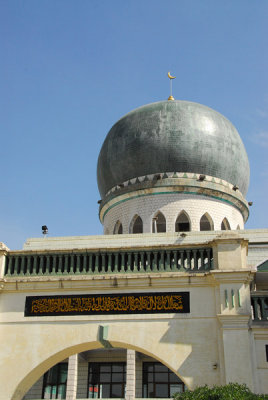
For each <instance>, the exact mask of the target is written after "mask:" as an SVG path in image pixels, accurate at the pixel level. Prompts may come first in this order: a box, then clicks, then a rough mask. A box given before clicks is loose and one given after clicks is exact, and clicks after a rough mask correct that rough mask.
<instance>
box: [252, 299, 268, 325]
mask: <svg viewBox="0 0 268 400" xmlns="http://www.w3.org/2000/svg"><path fill="white" fill-rule="evenodd" d="M251 305H252V319H253V321H268V293H267V294H266V295H256V294H251Z"/></svg>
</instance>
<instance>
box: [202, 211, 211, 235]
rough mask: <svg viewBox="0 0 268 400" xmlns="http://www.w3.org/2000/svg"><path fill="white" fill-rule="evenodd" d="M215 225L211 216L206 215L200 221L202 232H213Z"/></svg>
mask: <svg viewBox="0 0 268 400" xmlns="http://www.w3.org/2000/svg"><path fill="white" fill-rule="evenodd" d="M213 230H214V224H213V221H212V218H211V216H210V215H209V214H208V213H206V214H204V215H203V216H202V217H201V219H200V231H213Z"/></svg>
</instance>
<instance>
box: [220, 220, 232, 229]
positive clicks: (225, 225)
mask: <svg viewBox="0 0 268 400" xmlns="http://www.w3.org/2000/svg"><path fill="white" fill-rule="evenodd" d="M221 230H222V231H230V230H231V227H230V224H229V221H228V219H227V218H226V217H225V218H223V220H222V222H221Z"/></svg>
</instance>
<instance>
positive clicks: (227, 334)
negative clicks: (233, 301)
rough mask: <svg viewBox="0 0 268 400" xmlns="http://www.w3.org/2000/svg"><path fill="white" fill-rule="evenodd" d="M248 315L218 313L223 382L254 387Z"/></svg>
mask: <svg viewBox="0 0 268 400" xmlns="http://www.w3.org/2000/svg"><path fill="white" fill-rule="evenodd" d="M249 319H250V316H249V315H222V314H221V315H218V320H219V322H220V325H221V333H222V342H223V354H224V365H221V366H220V367H221V368H224V373H225V380H226V382H225V384H228V383H230V382H237V383H240V384H246V385H247V386H248V387H249V388H250V389H251V390H252V391H254V390H255V388H254V376H253V374H254V371H253V369H252V359H251V354H252V352H251V341H250V333H249Z"/></svg>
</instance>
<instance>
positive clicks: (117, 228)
mask: <svg viewBox="0 0 268 400" xmlns="http://www.w3.org/2000/svg"><path fill="white" fill-rule="evenodd" d="M113 233H114V235H122V233H123V226H122V223H121V222H120V221H119V220H118V221H116V224H115V226H114V232H113Z"/></svg>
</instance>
